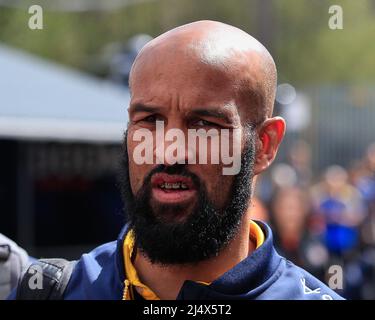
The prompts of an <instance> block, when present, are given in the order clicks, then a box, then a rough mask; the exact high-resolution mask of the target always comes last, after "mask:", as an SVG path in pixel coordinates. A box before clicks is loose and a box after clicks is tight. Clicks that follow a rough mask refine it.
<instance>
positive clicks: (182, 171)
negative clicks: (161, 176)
mask: <svg viewBox="0 0 375 320" xmlns="http://www.w3.org/2000/svg"><path fill="white" fill-rule="evenodd" d="M156 173H166V174H170V175H174V174H176V175H180V176H183V177H187V178H190V179H191V180H192V181H193V184H194V186H195V187H196V188H197V189H198V188H200V186H201V185H202V182H201V179H200V178H199V177H198V176H197V175H196V174H194V173H192V172H190V171H189V170H188V169H187V167H186V164H174V165H172V166H166V165H164V164H159V165H157V166H156V167H155V168H153V169H152V170H151V171H150V172H149V173H148V174H147V176H146V178H145V179H144V181H143V185H144V186H147V185H149V184H150V183H151V178H152V176H153V175H154V174H156Z"/></svg>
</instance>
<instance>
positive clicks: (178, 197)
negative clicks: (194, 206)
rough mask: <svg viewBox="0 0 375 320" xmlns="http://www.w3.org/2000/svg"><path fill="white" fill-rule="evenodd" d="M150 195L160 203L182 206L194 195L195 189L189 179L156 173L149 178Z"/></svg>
mask: <svg viewBox="0 0 375 320" xmlns="http://www.w3.org/2000/svg"><path fill="white" fill-rule="evenodd" d="M151 186H152V195H153V197H154V199H155V200H156V201H158V202H160V203H170V204H172V203H173V204H182V203H184V202H187V201H190V200H192V199H193V197H194V196H195V195H196V191H197V190H196V188H195V186H194V183H193V181H192V180H191V178H189V177H185V176H180V175H170V174H166V173H156V174H154V175H153V177H152V178H151Z"/></svg>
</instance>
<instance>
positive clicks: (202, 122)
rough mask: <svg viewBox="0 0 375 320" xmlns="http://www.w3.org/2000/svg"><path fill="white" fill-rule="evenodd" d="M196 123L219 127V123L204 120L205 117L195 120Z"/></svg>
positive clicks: (203, 125)
mask: <svg viewBox="0 0 375 320" xmlns="http://www.w3.org/2000/svg"><path fill="white" fill-rule="evenodd" d="M194 125H196V126H198V127H218V125H217V124H216V123H213V122H210V121H207V120H203V119H200V120H197V121H195V122H194Z"/></svg>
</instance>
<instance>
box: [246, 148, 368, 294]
mask: <svg viewBox="0 0 375 320" xmlns="http://www.w3.org/2000/svg"><path fill="white" fill-rule="evenodd" d="M260 179H261V180H259V181H258V188H257V196H256V200H255V201H254V203H253V212H254V218H255V219H260V220H264V221H268V222H269V223H270V224H271V225H272V227H273V230H274V237H275V244H276V245H277V246H278V250H279V252H280V253H281V254H282V255H284V256H285V257H286V258H288V259H289V260H291V261H293V262H295V263H296V264H298V265H300V266H301V267H303V268H305V269H307V270H308V271H309V272H311V273H312V274H314V275H315V276H317V277H318V278H320V279H321V280H322V281H324V282H325V283H328V282H329V281H328V279H329V276H330V274H329V273H328V270H329V268H330V266H339V267H340V268H342V280H343V281H342V289H341V290H340V283H339V282H338V283H336V284H337V285H338V289H339V291H338V293H340V294H341V295H343V296H344V297H345V298H348V299H375V143H374V144H372V145H370V146H369V147H368V148H367V150H366V153H365V154H364V155H363V157H362V159H358V160H357V161H356V162H355V163H353V164H352V165H351V166H349V167H348V168H343V167H341V166H338V165H332V166H330V167H328V168H326V169H325V170H323V172H322V174H321V175H320V176H313V174H312V167H311V149H310V147H309V145H308V144H307V143H305V142H304V141H296V142H295V143H293V144H292V146H291V148H290V150H289V153H288V157H287V160H286V161H285V162H283V163H277V164H275V165H274V166H273V168H272V170H271V171H270V174H269V175H266V176H263V177H261V178H260ZM339 281H340V280H339Z"/></svg>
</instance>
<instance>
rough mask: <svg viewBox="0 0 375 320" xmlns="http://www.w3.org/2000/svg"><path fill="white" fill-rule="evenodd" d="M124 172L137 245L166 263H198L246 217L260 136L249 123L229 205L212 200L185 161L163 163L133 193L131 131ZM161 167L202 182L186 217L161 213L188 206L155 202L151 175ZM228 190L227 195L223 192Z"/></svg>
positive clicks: (216, 250) (225, 241)
mask: <svg viewBox="0 0 375 320" xmlns="http://www.w3.org/2000/svg"><path fill="white" fill-rule="evenodd" d="M123 148H124V151H123V156H122V161H121V162H122V164H121V172H120V187H121V195H122V198H123V201H124V210H125V214H126V217H127V220H128V222H129V224H130V228H132V229H133V230H134V234H135V241H136V242H135V247H136V248H138V249H139V250H140V251H141V252H142V253H144V254H145V255H146V257H147V258H148V259H149V260H150V261H151V262H152V263H157V264H161V265H170V264H180V265H182V264H194V263H197V262H200V261H203V260H206V259H209V258H212V257H215V256H217V255H218V254H219V253H220V251H221V250H222V249H223V248H225V247H226V246H227V245H228V243H229V242H230V241H231V240H232V239H233V238H234V236H235V235H236V233H237V231H238V228H239V226H240V224H241V219H242V217H243V215H244V213H245V212H246V210H247V208H248V205H249V200H250V198H251V193H252V188H251V183H252V179H253V166H254V158H255V138H254V133H253V130H252V128H251V127H250V128H248V130H247V136H246V143H245V148H244V151H243V152H242V154H241V169H240V172H239V173H238V174H237V175H236V176H235V177H234V180H233V183H232V187H231V192H230V195H228V196H229V198H228V201H227V205H226V206H225V207H224V208H222V209H219V208H216V207H215V205H214V204H213V203H211V202H210V200H209V198H208V194H207V190H206V187H205V186H204V184H203V183H201V181H200V179H199V178H198V177H197V176H196V175H194V174H193V173H191V172H189V171H188V170H187V169H186V165H181V164H176V165H173V166H165V165H158V166H157V167H155V168H154V169H153V170H152V171H151V172H150V173H149V174H148V176H147V177H146V178H145V179H144V183H143V186H142V187H141V189H140V190H139V191H138V192H137V194H136V195H135V196H134V195H133V192H132V189H131V186H130V180H129V162H128V151H127V132H126V133H125V142H124V144H123ZM157 172H164V173H167V174H179V175H183V176H187V177H190V178H191V179H192V180H193V183H194V184H195V186H197V189H198V190H197V191H198V192H197V194H198V201H197V204H196V205H195V208H194V209H193V211H192V212H191V213H190V214H189V215H188V217H187V218H186V219H185V220H184V221H183V222H175V223H173V222H172V223H171V222H166V221H163V219H162V218H160V217H161V216H162V214H158V213H160V212H162V213H163V212H165V211H166V210H168V211H169V210H170V211H171V212H179V210H185V208H181V207H179V206H171V205H166V206H158V207H157V208H155V206H151V204H150V200H151V192H152V190H151V183H150V181H151V177H152V175H153V174H155V173H157ZM223 196H225V195H223Z"/></svg>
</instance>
